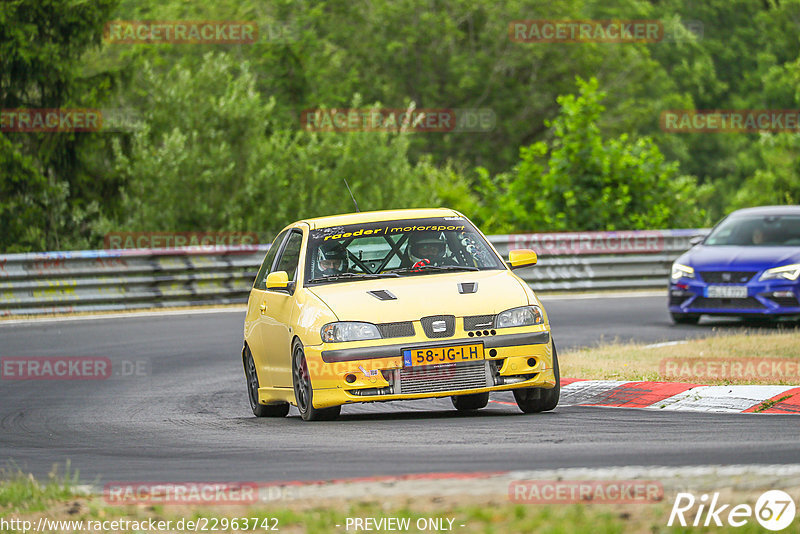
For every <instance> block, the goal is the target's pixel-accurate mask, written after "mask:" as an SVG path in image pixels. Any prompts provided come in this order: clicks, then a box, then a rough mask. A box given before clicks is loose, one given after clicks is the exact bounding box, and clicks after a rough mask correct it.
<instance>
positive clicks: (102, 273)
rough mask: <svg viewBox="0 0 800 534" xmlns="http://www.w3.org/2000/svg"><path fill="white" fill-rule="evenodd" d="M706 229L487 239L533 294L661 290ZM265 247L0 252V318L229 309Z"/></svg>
mask: <svg viewBox="0 0 800 534" xmlns="http://www.w3.org/2000/svg"><path fill="white" fill-rule="evenodd" d="M707 232H708V230H705V229H701V230H646V231H621V232H575V233H559V234H514V235H498V236H489V239H490V241H491V242H492V243H493V244H494V246H495V247H496V248H497V249H498V251H499V252H500V253H501V254H502V255H504V256H507V254H508V251H509V250H511V249H514V248H533V249H534V250H536V251H537V252H538V253H539V255H540V260H539V263H538V264H537V265H536V266H535V267H530V268H525V269H521V270H520V271H517V272H518V273H519V275H520V276H521V277H522V278H523V279H524V280H525V281H527V282H528V283H529V284H530V286H531V287H532V288H533V289H535V290H545V291H548V290H550V291H571V290H596V289H643V288H666V283H667V276H668V275H669V269H670V265H671V263H672V262H673V261H674V260H675V258H677V257H678V255H680V253H681V252H683V251H685V250H687V249H688V248H689V246H690V245H689V239H690V238H691V237H692V236H694V235H698V234H705V233H707ZM268 248H269V245H257V246H238V247H236V246H230V247H208V248H203V247H189V248H180V249H130V250H84V251H75V252H43V253H28V254H8V255H0V315H34V314H43V313H70V312H81V311H113V310H127V309H137V308H154V307H173V306H191V305H204V304H236V303H244V302H246V301H247V295H248V293H249V291H250V288H251V287H252V282H253V279H254V278H255V273H256V271H257V270H258V267H259V265H260V264H261V261H262V260H263V258H264V254H265V252H266V250H267V249H268Z"/></svg>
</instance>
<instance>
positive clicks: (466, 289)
mask: <svg viewBox="0 0 800 534" xmlns="http://www.w3.org/2000/svg"><path fill="white" fill-rule="evenodd" d="M458 292H459V293H461V294H462V295H464V294H466V293H477V292H478V282H459V283H458Z"/></svg>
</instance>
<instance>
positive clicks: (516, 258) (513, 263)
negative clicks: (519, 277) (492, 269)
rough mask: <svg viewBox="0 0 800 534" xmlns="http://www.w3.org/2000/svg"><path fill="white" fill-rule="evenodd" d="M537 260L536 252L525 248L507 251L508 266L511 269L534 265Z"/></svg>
mask: <svg viewBox="0 0 800 534" xmlns="http://www.w3.org/2000/svg"><path fill="white" fill-rule="evenodd" d="M537 261H538V257H537V256H536V252H534V251H532V250H530V249H527V248H522V249H518V250H512V251H510V252H509V253H508V266H509V267H511V268H512V269H519V268H520V267H529V266H531V265H536V262H537Z"/></svg>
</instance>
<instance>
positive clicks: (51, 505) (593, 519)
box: [0, 467, 761, 534]
mask: <svg viewBox="0 0 800 534" xmlns="http://www.w3.org/2000/svg"><path fill="white" fill-rule="evenodd" d="M76 481H77V473H70V471H69V467H67V469H66V470H65V472H64V474H61V475H59V474H58V472H56V471H54V472H53V473H52V474H51V475H50V476H49V477H48V480H47V481H46V482H37V481H36V480H35V479H34V478H33V477H32V476H30V475H25V474H23V473H22V472H21V471H20V470H19V469H6V470H3V471H0V517H8V516H10V515H11V516H14V517H16V518H25V519H29V520H32V521H36V520H37V519H38V518H39V517H42V516H44V517H47V518H48V519H51V520H72V521H81V520H83V521H87V520H93V521H94V520H115V519H126V520H131V521H143V520H147V519H151V518H153V519H157V520H172V521H178V520H180V519H187V520H188V519H195V520H196V519H200V518H205V519H212V518H217V519H222V518H253V517H257V518H259V519H264V518H275V519H277V525H278V531H279V532H282V533H310V534H323V533H324V534H327V533H330V532H348V531H347V530H345V525H346V520H347V518H348V517H350V518H374V519H380V518H388V517H391V518H408V519H410V520H411V528H409V529H408V530H407V531H406V532H409V533H415V532H436V530H430V529H429V530H422V531H421V530H418V529H417V528H416V524H417V520H421V519H428V518H438V519H445V522H444V525H445V526H446V525H448V522H447V521H446V520H447V519H453V520H454V521H453V523H452V525H453V529H452V531H451V532H454V533H464V534H468V533H482V534H507V533H508V534H513V533H522V532H547V533H553V534H569V533H592V534H619V533H627V532H647V533H660V532H664V533H667V532H692V533H699V532H736V533H737V534H742V533H750V532H760V531H761V530H760V529H759V526H758V524H757V523H755V521H750V522H749V523H748V524H747V525H746V526H745V527H742V528H733V527H723V528H711V529H709V528H704V527H684V528H681V527H678V528H668V527H667V526H666V522H667V518H668V516H669V511H670V508H671V505H672V498H671V496H670V495H667V496H666V498H665V499H664V501H662V502H659V503H655V504H628V505H608V504H606V505H599V504H598V505H593V504H553V505H543V504H538V505H534V504H520V503H513V502H510V501H509V500H508V498H507V496H506V495H496V496H493V497H492V496H484V497H478V496H462V497H459V496H453V495H450V496H448V497H441V498H440V497H435V496H434V497H431V496H419V497H387V498H380V497H374V498H360V499H346V498H345V496H342V498H341V499H340V500H337V501H336V502H334V501H327V502H322V503H320V502H315V501H313V500H312V499H308V500H289V501H283V502H274V503H265V504H258V505H250V506H219V505H218V506H216V507H198V506H173V505H153V506H151V505H147V504H139V505H127V506H109V505H107V504H105V502H104V501H103V498H102V496H98V495H83V494H81V493H80V492H78V491H77V489H76V487H75V484H76ZM752 501H753V497H752V496H748V497H743V498H742V499H741V502H750V504H752ZM270 524H273V523H270ZM336 525H340V526H339V527H337V526H336ZM461 525H464V527H462V526H461ZM229 531H230V529H228V530H225V529H218V530H216V532H229ZM349 531H350V532H354V530H353V528H352V527H351V528H350V530H349ZM249 532H265V533H266V532H272V531H271V530H264V529H261V528H258V529H256V530H250V531H249ZM439 532H444V531H439Z"/></svg>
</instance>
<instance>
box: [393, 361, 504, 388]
mask: <svg viewBox="0 0 800 534" xmlns="http://www.w3.org/2000/svg"><path fill="white" fill-rule="evenodd" d="M486 362H487V360H483V361H479V362H463V363H447V364H443V365H423V366H421V367H407V368H404V369H400V372H399V373H398V376H399V379H398V381H397V384H398V388H395V389H396V390H399V391H398V393H400V394H410V393H438V392H441V391H458V390H461V389H474V388H485V387H487V386H489V385H491V384H490V382H489V376H488V373H487V371H486Z"/></svg>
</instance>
